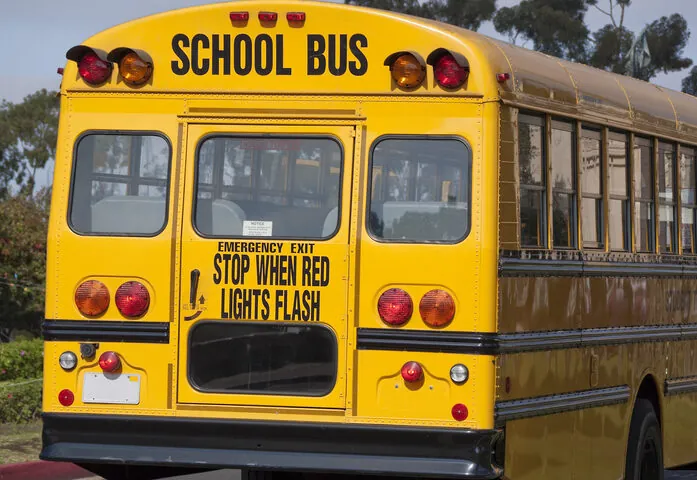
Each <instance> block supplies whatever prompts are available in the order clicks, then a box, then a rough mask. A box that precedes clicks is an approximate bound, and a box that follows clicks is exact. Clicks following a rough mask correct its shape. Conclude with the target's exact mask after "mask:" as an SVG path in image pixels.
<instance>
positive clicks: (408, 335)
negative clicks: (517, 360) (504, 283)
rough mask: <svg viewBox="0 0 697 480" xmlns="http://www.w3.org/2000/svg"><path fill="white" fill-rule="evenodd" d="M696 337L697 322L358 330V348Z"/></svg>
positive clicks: (445, 348) (517, 348) (511, 347)
mask: <svg viewBox="0 0 697 480" xmlns="http://www.w3.org/2000/svg"><path fill="white" fill-rule="evenodd" d="M694 339H697V324H689V325H655V326H652V325H649V326H638V327H610V328H588V329H574V330H551V331H546V332H526V333H499V334H496V333H476V332H433V331H422V330H391V329H390V330H388V329H370V328H359V329H358V342H357V343H358V349H359V350H391V351H413V352H440V353H460V354H472V355H501V354H506V353H520V352H533V351H547V350H556V349H566V348H582V347H589V346H602V345H620V344H628V343H651V342H670V341H681V340H682V341H684V340H694Z"/></svg>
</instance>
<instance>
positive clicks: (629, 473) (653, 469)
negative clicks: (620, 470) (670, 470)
mask: <svg viewBox="0 0 697 480" xmlns="http://www.w3.org/2000/svg"><path fill="white" fill-rule="evenodd" d="M625 479H626V480H663V444H662V441H661V426H660V425H659V423H658V417H657V416H656V412H655V411H654V409H653V405H652V404H651V402H650V401H648V400H646V399H644V398H638V399H637V401H636V404H635V405H634V412H633V413H632V423H631V424H630V426H629V441H628V442H627V463H626V466H625Z"/></svg>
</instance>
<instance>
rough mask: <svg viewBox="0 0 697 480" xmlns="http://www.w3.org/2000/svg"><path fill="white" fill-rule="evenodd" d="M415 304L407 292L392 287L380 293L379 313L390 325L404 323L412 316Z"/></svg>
mask: <svg viewBox="0 0 697 480" xmlns="http://www.w3.org/2000/svg"><path fill="white" fill-rule="evenodd" d="M413 310H414V305H413V303H412V301H411V297H410V296H409V294H408V293H407V292H405V291H404V290H401V289H399V288H391V289H389V290H387V291H386V292H384V293H383V294H382V295H380V299H379V300H378V313H379V314H380V318H381V319H382V321H383V322H385V323H388V324H390V325H402V324H404V323H406V322H407V320H409V318H411V314H412V312H413Z"/></svg>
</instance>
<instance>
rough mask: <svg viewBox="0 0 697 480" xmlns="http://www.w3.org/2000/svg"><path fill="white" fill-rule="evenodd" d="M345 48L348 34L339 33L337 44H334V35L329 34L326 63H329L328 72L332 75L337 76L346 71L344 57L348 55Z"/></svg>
mask: <svg viewBox="0 0 697 480" xmlns="http://www.w3.org/2000/svg"><path fill="white" fill-rule="evenodd" d="M347 48H348V35H345V34H341V35H340V36H339V45H338V46H337V44H336V35H329V51H328V52H327V63H329V73H331V74H332V75H334V76H337V77H338V76H341V75H344V74H345V73H346V62H347V60H346V57H347V56H348V52H347ZM337 50H338V52H337ZM337 57H338V59H337Z"/></svg>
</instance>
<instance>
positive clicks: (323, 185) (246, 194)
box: [195, 137, 342, 239]
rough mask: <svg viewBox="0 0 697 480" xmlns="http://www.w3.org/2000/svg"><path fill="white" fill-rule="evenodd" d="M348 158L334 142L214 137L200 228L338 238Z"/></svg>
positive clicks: (208, 143)
mask: <svg viewBox="0 0 697 480" xmlns="http://www.w3.org/2000/svg"><path fill="white" fill-rule="evenodd" d="M341 161H342V151H341V146H340V145H339V143H338V142H336V141H335V140H333V139H330V138H269V137H264V138H241V137H210V138H207V139H206V140H204V141H203V142H202V143H201V145H200V148H199V151H198V163H197V172H196V174H197V196H196V206H195V210H196V214H195V225H196V228H197V230H198V231H199V232H200V233H201V234H202V235H205V236H225V237H272V238H273V237H276V238H279V237H280V238H312V239H321V238H328V237H331V236H332V235H333V234H334V232H335V231H336V230H337V226H338V225H339V195H340V190H341V189H340V181H341Z"/></svg>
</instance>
